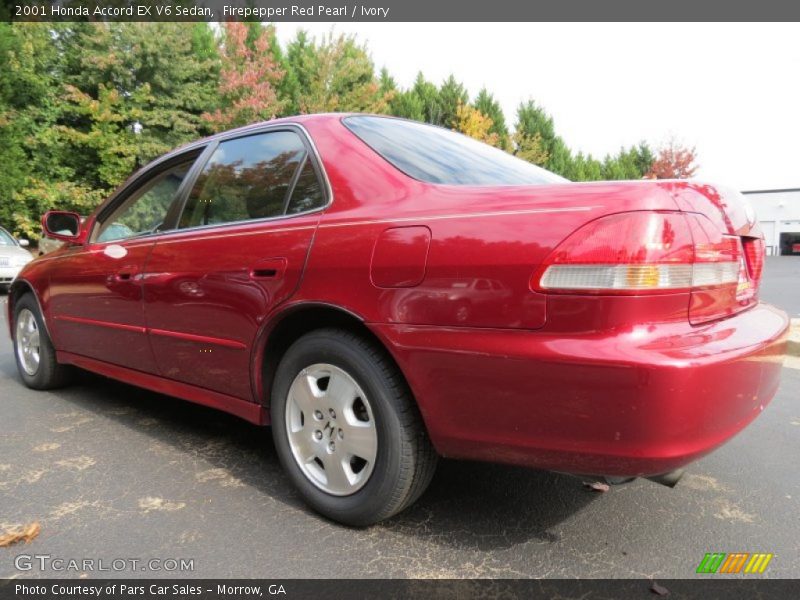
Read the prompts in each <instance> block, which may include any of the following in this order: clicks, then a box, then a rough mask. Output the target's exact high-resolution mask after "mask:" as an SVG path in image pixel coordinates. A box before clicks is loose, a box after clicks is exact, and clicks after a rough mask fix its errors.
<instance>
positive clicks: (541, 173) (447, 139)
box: [344, 116, 567, 185]
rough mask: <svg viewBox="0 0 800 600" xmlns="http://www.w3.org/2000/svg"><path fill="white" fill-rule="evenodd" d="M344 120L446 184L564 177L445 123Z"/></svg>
mask: <svg viewBox="0 0 800 600" xmlns="http://www.w3.org/2000/svg"><path fill="white" fill-rule="evenodd" d="M344 124H345V125H346V126H347V128H348V129H350V131H352V132H353V133H354V134H356V135H357V136H358V137H359V138H361V140H362V141H364V142H365V143H366V144H367V145H368V146H370V147H371V148H372V149H373V150H375V152H377V153H378V154H380V155H381V156H382V157H383V158H385V159H386V160H387V161H389V162H390V163H391V164H393V165H394V166H395V167H397V168H398V169H400V170H401V171H403V173H405V174H406V175H409V176H410V177H413V178H414V179H418V180H420V181H426V182H428V183H441V184H446V185H543V184H551V183H562V182H565V181H567V180H566V179H564V178H563V177H559V176H558V175H556V174H554V173H551V172H550V171H546V170H545V169H542V168H541V167H537V166H536V165H533V164H531V163H529V162H527V161H524V160H522V159H519V158H516V157H515V156H512V155H511V154H508V153H507V152H503V151H502V150H499V149H498V148H494V147H492V146H489V145H488V144H484V143H482V142H478V141H477V140H474V139H472V138H470V137H467V136H465V135H461V134H460V133H455V132H453V131H450V130H449V129H444V128H442V127H434V126H432V125H424V124H422V123H417V122H415V121H407V120H405V119H393V118H389V117H373V116H354V117H347V118H345V119H344Z"/></svg>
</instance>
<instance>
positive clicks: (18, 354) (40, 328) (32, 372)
mask: <svg viewBox="0 0 800 600" xmlns="http://www.w3.org/2000/svg"><path fill="white" fill-rule="evenodd" d="M13 331H14V357H15V358H16V360H17V369H18V371H19V374H20V376H21V377H22V381H24V382H25V385H27V386H28V387H29V388H33V389H35V390H50V389H53V388H57V387H61V386H62V385H64V384H65V383H67V382H68V380H69V377H70V374H71V371H70V368H69V367H68V366H67V365H61V364H59V363H58V361H56V350H55V348H54V347H53V343H52V342H51V341H50V336H49V335H48V334H47V328H46V327H45V325H44V318H43V317H42V313H41V312H40V311H39V305H38V303H37V302H36V300H35V298H34V297H33V296H32V295H31V294H25V295H24V296H22V297H21V298H20V299H19V300H18V301H17V302H16V303H15V305H14V329H13Z"/></svg>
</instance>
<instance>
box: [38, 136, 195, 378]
mask: <svg viewBox="0 0 800 600" xmlns="http://www.w3.org/2000/svg"><path fill="white" fill-rule="evenodd" d="M199 153H200V151H199V150H196V151H193V152H190V153H188V154H183V155H181V156H178V157H177V158H175V159H173V160H169V161H167V162H166V163H165V164H163V165H161V166H157V167H155V168H152V169H149V170H148V172H147V173H145V174H143V175H142V176H139V177H137V178H136V180H134V181H133V182H132V183H131V184H129V185H128V186H127V187H126V188H125V189H123V190H122V191H121V192H120V193H119V194H117V196H116V197H115V199H114V200H112V201H111V203H109V205H108V206H106V207H105V208H104V209H102V210H101V211H100V213H99V214H98V215H97V218H96V219H95V223H94V225H93V226H92V231H91V233H90V235H89V239H88V241H87V242H86V243H85V244H84V245H81V246H74V247H70V248H67V249H65V250H64V251H62V252H60V253H57V254H55V255H52V256H53V257H52V258H49V259H47V260H53V261H56V264H55V265H53V267H52V268H51V269H49V271H50V273H51V275H50V286H49V296H50V299H49V303H50V311H51V314H52V315H53V329H54V336H55V340H56V341H57V345H58V349H59V350H61V351H66V352H72V353H74V354H79V355H81V356H86V357H89V358H94V359H98V360H102V361H104V362H108V363H114V364H117V365H122V366H125V367H128V368H131V369H136V370H138V371H144V372H147V373H156V372H157V368H156V366H155V361H154V360H153V353H152V351H151V349H150V344H149V342H148V338H147V335H146V325H145V321H144V312H143V307H142V272H143V269H144V265H145V261H146V260H147V257H148V255H149V254H150V251H151V250H152V249H153V246H154V244H155V239H156V238H157V237H158V234H160V233H161V232H162V231H163V230H165V229H169V228H170V227H173V226H174V225H175V222H176V221H177V212H176V209H177V208H179V207H178V206H177V204H176V201H177V199H178V197H179V191H180V190H181V186H182V185H183V184H184V183H185V182H186V179H187V175H188V173H189V170H190V168H191V166H192V164H193V163H194V162H195V160H196V159H197V157H198V155H199ZM170 220H172V223H171V224H170V223H169V221H170Z"/></svg>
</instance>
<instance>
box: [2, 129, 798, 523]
mask: <svg viewBox="0 0 800 600" xmlns="http://www.w3.org/2000/svg"><path fill="white" fill-rule="evenodd" d="M43 225H44V229H45V232H46V233H47V235H49V236H50V237H53V238H57V239H60V240H63V241H65V242H67V243H66V244H64V246H63V247H62V248H60V249H59V250H57V251H55V252H53V253H51V254H47V255H46V256H43V257H41V258H39V259H37V260H35V261H33V262H32V263H30V264H29V265H27V266H26V267H25V268H24V270H23V271H22V272H21V274H20V275H19V277H18V278H17V279H16V280H15V281H14V283H13V285H12V288H11V292H10V297H9V302H8V312H9V322H10V331H11V335H12V337H13V340H14V347H15V354H16V359H17V364H18V366H19V373H20V376H21V377H22V379H23V380H24V382H25V383H26V384H27V385H28V386H30V387H32V388H37V389H49V388H53V387H55V386H58V385H61V384H63V383H64V382H66V381H67V379H68V376H69V369H70V368H72V367H73V366H76V367H80V368H83V369H88V370H90V371H94V372H97V373H100V374H102V375H106V376H108V377H112V378H115V379H119V380H121V381H125V382H128V383H132V384H135V385H138V386H141V387H145V388H149V389H151V390H155V391H158V392H162V393H165V394H171V395H173V396H177V397H180V398H184V399H186V400H191V401H194V402H198V403H200V404H204V405H207V406H212V407H215V408H218V409H221V410H224V411H228V412H230V413H233V414H235V415H238V416H240V417H242V418H244V419H247V420H248V421H251V422H253V423H256V424H259V425H268V424H271V425H272V435H273V438H274V442H275V447H276V449H277V452H278V455H279V457H280V459H281V462H282V464H283V466H284V467H285V469H286V472H287V473H288V475H289V477H290V479H291V480H292V481H293V483H294V484H295V485H296V486H297V488H298V489H299V490H300V492H301V494H302V495H303V497H304V498H305V499H306V500H307V501H308V503H309V504H310V505H311V506H313V507H314V508H315V509H317V510H318V511H320V512H321V513H323V514H324V515H327V516H328V517H330V518H332V519H335V520H338V521H341V522H344V523H348V524H353V525H366V524H369V523H373V522H376V521H379V520H381V519H384V518H387V517H389V516H391V515H393V514H395V513H397V512H398V511H400V510H402V509H403V508H405V507H406V506H408V505H409V504H411V503H412V502H414V501H415V500H416V499H417V498H418V497H419V496H420V495H421V494H422V493H423V491H424V490H425V488H426V486H427V485H428V483H429V481H430V480H431V477H432V476H433V472H434V469H435V466H436V462H437V457H438V456H447V457H456V458H464V459H478V460H487V461H495V462H503V463H515V464H521V465H527V466H530V467H536V468H542V469H552V470H557V471H564V472H569V473H576V474H592V475H596V476H604V477H606V478H608V479H609V480H610V481H621V480H624V479H627V478H631V477H652V478H655V479H657V480H660V481H662V482H664V481H666V482H674V480H675V479H676V474H675V473H676V470H678V469H680V468H681V467H683V466H684V465H686V464H687V463H690V462H691V461H694V460H696V459H697V458H698V457H700V456H702V455H704V454H706V453H708V452H709V451H711V450H713V449H714V448H716V447H717V446H719V445H720V444H722V443H723V442H725V441H726V440H728V439H729V438H730V437H731V436H733V435H735V434H736V433H737V432H738V431H740V430H741V429H742V428H743V427H745V426H746V425H747V424H748V423H749V422H750V421H751V420H753V419H754V418H755V417H756V416H757V415H758V414H759V413H760V412H761V411H762V410H763V409H764V407H765V406H766V405H767V404H768V403H769V401H770V399H771V398H772V397H773V395H774V393H775V391H776V388H777V387H778V382H779V375H780V369H781V362H782V355H783V352H784V346H785V339H786V332H787V329H788V320H787V317H786V315H785V314H784V313H783V312H781V311H779V310H776V309H775V308H773V307H771V306H768V305H766V304H763V303H760V302H759V301H758V290H759V283H760V278H761V271H762V266H763V257H764V243H763V238H762V234H761V232H760V231H759V229H758V224H757V222H756V220H755V217H754V215H753V213H752V210H750V209H749V207H748V206H747V204H746V202H745V200H744V199H743V198H742V196H741V195H739V194H738V193H736V192H731V191H727V190H723V189H721V188H718V187H713V186H710V185H704V184H701V183H696V182H687V181H635V182H604V183H580V184H578V183H570V182H568V181H566V180H564V179H562V178H560V177H558V176H556V175H553V174H551V173H549V172H547V171H544V170H542V169H540V168H538V167H535V166H533V165H531V164H529V163H527V162H524V161H521V160H519V159H517V158H514V157H512V156H511V155H509V154H506V153H504V152H502V151H500V150H496V149H494V148H491V147H489V146H486V145H483V144H480V143H478V142H475V141H473V140H471V139H469V138H466V137H464V136H461V135H459V134H456V133H452V132H450V131H447V130H444V129H440V128H436V127H431V126H427V125H422V124H419V123H414V122H410V121H404V120H400V119H393V118H386V117H377V116H367V115H314V116H303V117H295V118H290V119H281V120H276V121H270V122H268V123H262V124H258V125H253V126H250V127H245V128H242V129H237V130H235V131H230V132H227V133H223V134H220V135H217V136H214V137H211V138H208V139H205V140H201V141H199V142H196V143H193V144H190V145H188V146H185V147H183V148H180V149H178V150H176V151H174V152H172V153H170V154H168V155H166V156H164V157H162V158H160V159H158V160H156V161H154V162H153V163H151V164H150V165H148V166H147V167H145V168H144V169H142V170H141V171H140V172H138V173H137V174H136V175H134V176H133V177H132V178H131V179H130V180H129V181H128V182H127V183H125V184H124V185H123V186H122V187H121V188H120V189H119V190H118V191H117V192H116V193H114V195H113V196H111V197H110V198H109V199H108V200H107V201H106V202H105V203H104V204H103V205H102V206H100V207H99V208H98V209H97V211H96V212H95V213H94V214H93V215H92V216H90V217H89V218H87V219H85V221H84V222H83V223H81V221H80V218H79V217H78V215H75V214H71V213H65V212H50V213H48V214H47V215H45V217H44V218H43Z"/></svg>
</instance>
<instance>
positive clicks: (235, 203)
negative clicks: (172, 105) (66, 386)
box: [144, 126, 328, 400]
mask: <svg viewBox="0 0 800 600" xmlns="http://www.w3.org/2000/svg"><path fill="white" fill-rule="evenodd" d="M206 156H208V159H207V162H206V164H205V165H204V166H203V168H202V170H200V171H199V174H198V176H197V179H196V182H195V183H194V185H193V186H192V188H191V191H190V192H189V193H188V194H187V197H186V200H185V206H184V208H183V211H182V215H181V218H180V222H179V226H178V228H177V229H176V230H175V231H173V232H170V233H168V234H165V235H162V236H159V238H158V241H157V242H156V245H155V247H154V248H153V251H152V252H151V254H150V257H149V259H148V261H147V265H146V272H145V278H144V301H145V302H144V305H145V314H146V319H147V325H148V330H149V335H150V342H151V346H152V348H153V353H154V355H155V359H156V362H157V364H158V366H159V368H160V372H161V374H162V375H163V376H164V377H167V378H170V379H174V380H177V381H181V382H184V383H190V384H193V385H196V386H200V387H203V388H207V389H211V390H215V391H218V392H222V393H225V394H228V395H231V396H235V397H238V398H242V399H245V400H253V392H252V390H251V385H250V384H251V380H250V359H251V352H252V350H253V344H254V341H255V338H256V334H257V332H258V330H259V327H260V326H261V324H262V323H263V320H264V318H265V316H266V315H267V314H268V313H269V311H270V310H271V309H272V308H273V307H274V306H275V305H277V304H278V303H280V302H282V301H284V300H285V299H287V298H288V297H289V296H290V295H291V294H292V293H293V292H294V290H295V289H296V288H297V286H298V284H299V281H300V276H301V273H302V271H303V268H304V266H305V262H306V257H307V255H308V251H309V247H310V245H311V242H312V239H313V236H314V232H315V230H316V226H317V224H318V222H319V209H321V208H323V207H324V206H326V204H327V201H328V192H327V187H326V186H324V185H323V181H324V179H323V178H322V172H321V169H320V167H319V164H318V162H317V160H316V158H315V157H314V155H313V152H312V147H311V145H310V142H309V140H308V139H307V138H306V137H305V134H304V132H303V131H301V130H300V129H299V128H292V127H286V126H284V127H279V128H277V129H275V128H271V129H267V130H265V131H261V132H260V133H256V134H250V135H247V136H241V134H240V136H239V137H233V138H228V139H222V140H220V141H219V142H218V145H217V146H216V147H214V148H211V149H210V150H209V151H208V152H207V154H206Z"/></svg>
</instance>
